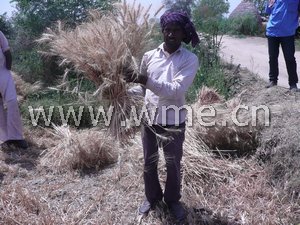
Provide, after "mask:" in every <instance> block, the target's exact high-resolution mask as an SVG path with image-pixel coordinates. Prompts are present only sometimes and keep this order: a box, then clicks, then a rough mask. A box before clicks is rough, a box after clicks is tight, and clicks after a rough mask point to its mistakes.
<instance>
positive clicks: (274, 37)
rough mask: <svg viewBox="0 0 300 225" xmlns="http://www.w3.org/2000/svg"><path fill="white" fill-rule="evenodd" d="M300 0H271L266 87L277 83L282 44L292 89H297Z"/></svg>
mask: <svg viewBox="0 0 300 225" xmlns="http://www.w3.org/2000/svg"><path fill="white" fill-rule="evenodd" d="M299 12H300V0H269V2H268V4H267V6H266V13H267V14H269V15H270V18H269V21H268V23H267V28H266V36H267V38H268V51H269V65H270V70H269V80H270V83H269V84H268V85H267V86H266V88H270V87H273V86H276V85H277V80H278V74H279V70H278V56H279V47H280V45H281V48H282V52H283V55H284V59H285V63H286V68H287V71H288V76H289V85H290V90H295V91H297V90H298V88H297V83H298V75H297V63H296V59H295V34H296V30H297V28H298V19H299Z"/></svg>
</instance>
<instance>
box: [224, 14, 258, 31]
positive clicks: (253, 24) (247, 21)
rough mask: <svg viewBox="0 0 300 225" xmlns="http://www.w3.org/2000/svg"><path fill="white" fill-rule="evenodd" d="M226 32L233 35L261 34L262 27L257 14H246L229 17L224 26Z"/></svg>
mask: <svg viewBox="0 0 300 225" xmlns="http://www.w3.org/2000/svg"><path fill="white" fill-rule="evenodd" d="M222 30H223V31H224V33H227V34H233V35H250V36H255V35H260V34H262V27H261V26H260V24H259V23H258V21H257V18H256V16H254V15H252V14H245V15H243V16H239V17H236V18H230V19H228V20H227V21H226V22H225V23H224V24H223V27H222Z"/></svg>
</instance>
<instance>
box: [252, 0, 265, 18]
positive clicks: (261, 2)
mask: <svg viewBox="0 0 300 225" xmlns="http://www.w3.org/2000/svg"><path fill="white" fill-rule="evenodd" d="M248 1H250V2H253V3H254V5H255V6H256V8H257V10H258V12H259V14H260V15H263V14H265V7H266V3H267V2H268V0H248Z"/></svg>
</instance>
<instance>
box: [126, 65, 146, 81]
mask: <svg viewBox="0 0 300 225" xmlns="http://www.w3.org/2000/svg"><path fill="white" fill-rule="evenodd" d="M123 76H124V80H125V81H126V82H128V83H139V84H142V85H146V83H147V80H148V77H147V76H145V75H141V74H140V73H139V72H137V71H134V70H131V69H125V70H123Z"/></svg>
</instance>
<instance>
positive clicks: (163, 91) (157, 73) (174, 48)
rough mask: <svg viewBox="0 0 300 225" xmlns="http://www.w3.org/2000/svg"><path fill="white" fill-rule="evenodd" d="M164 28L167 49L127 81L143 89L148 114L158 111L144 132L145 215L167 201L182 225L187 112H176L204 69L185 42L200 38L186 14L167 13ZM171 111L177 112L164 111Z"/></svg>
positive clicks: (149, 57)
mask: <svg viewBox="0 0 300 225" xmlns="http://www.w3.org/2000/svg"><path fill="white" fill-rule="evenodd" d="M160 25H161V29H162V34H163V39H164V43H162V44H161V45H160V46H159V47H158V48H156V49H154V50H152V51H149V52H146V53H145V55H144V57H143V59H142V63H141V69H140V73H139V74H135V75H132V74H130V73H128V74H127V76H126V78H125V79H126V81H128V82H135V83H140V84H142V86H143V88H144V90H145V104H146V106H147V108H148V109H149V110H152V109H153V108H155V109H156V111H155V116H154V121H151V123H150V125H149V124H148V125H145V126H143V128H142V129H143V130H142V143H143V150H144V182H145V195H146V199H145V201H144V202H143V203H142V205H141V206H140V208H139V213H140V214H147V213H148V212H149V211H150V210H151V209H154V208H155V206H156V205H157V204H159V203H161V202H162V200H164V203H165V204H166V205H167V206H168V208H169V210H170V212H171V214H172V216H173V217H174V218H175V219H176V220H177V221H179V222H180V221H184V220H185V217H186V213H185V210H184V208H183V207H182V205H181V203H180V201H179V200H180V198H181V194H180V186H181V174H180V162H181V158H182V155H183V142H184V132H185V119H186V118H185V117H186V111H185V110H183V109H182V110H180V111H179V115H176V110H173V109H175V108H177V109H179V108H181V107H182V106H184V105H185V93H186V91H187V90H188V88H189V87H190V85H191V84H192V82H193V79H194V77H195V75H196V72H197V70H198V67H199V62H198V58H197V56H196V55H194V54H193V53H191V52H190V51H188V50H187V49H186V48H184V47H183V46H182V45H181V42H185V43H186V44H189V43H190V42H191V43H192V46H193V47H195V46H196V45H197V44H198V43H199V38H198V35H197V33H196V31H195V28H194V25H193V23H192V22H191V21H190V19H189V18H188V17H187V15H186V14H185V13H182V12H165V13H164V14H163V15H162V16H161V18H160ZM166 108H173V109H169V110H167V111H164V109H166ZM164 112H166V113H164ZM177 114H178V113H177ZM152 123H153V124H152ZM170 130H173V131H170ZM161 136H164V137H167V138H166V139H167V140H166V139H164V138H163V139H161V138H160V137H161ZM158 147H162V148H163V152H164V156H165V160H166V167H167V180H166V185H165V190H164V192H163V191H162V188H161V186H160V183H159V178H158V172H157V165H158Z"/></svg>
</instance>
